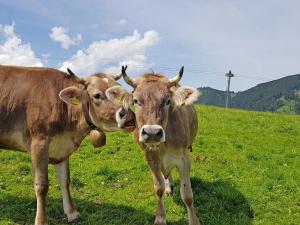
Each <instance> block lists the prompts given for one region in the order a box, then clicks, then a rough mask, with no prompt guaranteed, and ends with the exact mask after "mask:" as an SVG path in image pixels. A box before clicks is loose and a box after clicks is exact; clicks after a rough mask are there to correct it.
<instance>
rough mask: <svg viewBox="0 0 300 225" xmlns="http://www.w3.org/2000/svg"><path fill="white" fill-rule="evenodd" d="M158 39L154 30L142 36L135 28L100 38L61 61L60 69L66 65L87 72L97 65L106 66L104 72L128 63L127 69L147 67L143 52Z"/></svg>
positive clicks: (79, 71)
mask: <svg viewBox="0 0 300 225" xmlns="http://www.w3.org/2000/svg"><path fill="white" fill-rule="evenodd" d="M158 41H159V35H158V33H157V32H156V31H152V30H151V31H147V32H145V33H144V35H143V36H142V35H141V34H140V33H139V32H138V31H137V30H135V31H134V32H133V34H132V35H131V36H126V37H124V38H120V39H118V38H114V39H110V40H107V41H104V40H100V41H96V42H93V43H91V44H90V45H89V46H88V48H87V49H84V50H78V51H77V53H76V54H75V55H73V56H72V57H71V59H69V60H68V61H65V62H63V64H62V66H61V68H60V69H61V70H66V68H67V67H70V68H72V69H73V70H74V71H76V72H77V73H84V74H89V73H93V72H96V71H97V69H98V67H100V66H103V67H104V66H106V67H108V68H107V69H106V72H111V73H112V72H115V71H119V70H120V65H125V64H127V65H129V68H128V69H129V70H139V69H145V68H149V67H150V66H152V65H153V64H149V63H147V57H146V56H145V53H146V51H147V49H148V48H149V47H151V46H153V45H155V44H157V43H158Z"/></svg>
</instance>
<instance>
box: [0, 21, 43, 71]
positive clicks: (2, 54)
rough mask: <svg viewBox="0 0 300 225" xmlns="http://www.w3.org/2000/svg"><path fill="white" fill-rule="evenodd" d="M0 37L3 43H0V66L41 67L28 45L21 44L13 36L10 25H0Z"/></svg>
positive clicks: (14, 35) (39, 61)
mask: <svg viewBox="0 0 300 225" xmlns="http://www.w3.org/2000/svg"><path fill="white" fill-rule="evenodd" d="M0 35H2V36H3V37H4V42H3V43H0V64H2V65H16V66H43V64H42V61H41V60H40V59H39V58H37V57H36V56H35V53H34V52H33V51H32V49H31V45H30V43H26V44H23V43H22V40H21V39H20V38H19V37H18V36H17V35H16V34H15V31H14V23H13V24H12V25H1V24H0Z"/></svg>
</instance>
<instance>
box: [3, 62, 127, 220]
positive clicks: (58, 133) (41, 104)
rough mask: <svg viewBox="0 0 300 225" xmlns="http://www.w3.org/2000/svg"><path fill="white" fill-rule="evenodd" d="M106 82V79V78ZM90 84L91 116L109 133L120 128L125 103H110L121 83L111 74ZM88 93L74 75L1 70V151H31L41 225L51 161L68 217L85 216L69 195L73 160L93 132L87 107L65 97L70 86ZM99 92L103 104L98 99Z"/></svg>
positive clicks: (29, 69) (25, 69)
mask: <svg viewBox="0 0 300 225" xmlns="http://www.w3.org/2000/svg"><path fill="white" fill-rule="evenodd" d="M103 78H105V80H103ZM86 81H87V82H88V86H87V93H88V95H89V101H90V109H89V115H90V117H91V119H92V121H93V123H94V124H95V125H96V126H97V127H100V128H101V129H102V130H103V131H110V130H116V129H119V128H118V126H117V122H116V120H115V116H116V112H117V110H119V109H120V108H121V105H120V104H116V103H113V102H110V101H109V100H108V99H107V98H106V96H105V91H106V90H107V89H108V88H109V87H112V86H115V85H118V83H116V81H115V80H114V79H113V78H111V77H110V76H107V75H105V74H101V73H99V74H94V75H92V76H89V77H87V78H86ZM70 86H72V87H74V88H76V90H77V89H78V90H79V91H84V85H82V84H80V83H79V82H78V81H77V80H76V79H75V78H74V77H70V76H69V75H68V74H66V73H64V72H61V71H58V70H55V69H50V68H33V67H13V66H0V147H1V148H3V149H11V150H19V151H24V152H26V151H27V152H29V154H30V156H31V161H32V170H33V175H34V184H35V193H36V198H37V212H36V219H35V224H36V225H40V224H46V223H47V219H46V213H45V202H46V195H47V191H48V163H53V164H56V167H57V171H58V172H57V173H58V178H59V184H60V187H61V190H62V195H63V203H64V209H65V213H66V214H67V216H68V220H69V221H73V220H75V219H77V218H78V217H79V215H80V214H79V213H78V212H77V211H76V209H75V208H74V206H73V203H72V199H71V196H70V192H69V180H70V178H69V163H68V160H69V156H70V155H71V154H72V153H73V152H74V151H75V150H76V149H78V147H79V146H80V143H81V141H82V140H83V139H84V138H85V136H86V135H88V133H89V132H90V131H91V128H90V127H89V126H88V124H87V123H86V120H85V118H84V116H83V113H82V107H81V104H79V105H77V106H76V105H71V104H66V103H65V102H63V101H62V100H61V99H59V93H60V92H61V90H63V89H65V88H67V87H70ZM94 93H101V94H102V98H103V100H101V101H96V100H95V99H94V98H93V94H94Z"/></svg>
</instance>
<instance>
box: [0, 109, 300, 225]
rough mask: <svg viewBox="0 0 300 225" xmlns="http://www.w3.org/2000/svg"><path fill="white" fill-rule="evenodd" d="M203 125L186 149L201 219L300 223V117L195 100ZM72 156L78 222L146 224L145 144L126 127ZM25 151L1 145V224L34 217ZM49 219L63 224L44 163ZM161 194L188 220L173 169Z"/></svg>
mask: <svg viewBox="0 0 300 225" xmlns="http://www.w3.org/2000/svg"><path fill="white" fill-rule="evenodd" d="M197 110H198V115H199V119H200V121H199V123H200V132H199V135H198V137H197V140H196V141H195V143H194V147H193V152H192V153H191V155H190V157H191V161H192V169H191V177H192V185H193V191H194V196H195V203H194V204H195V207H196V210H197V212H198V215H199V216H200V217H201V220H202V221H203V224H204V225H207V224H210V225H219V224H222V225H223V224H228V225H233V224H240V225H250V224H257V225H258V224H261V225H267V224H272V225H279V224H282V225H292V224H294V225H296V224H300V117H299V116H287V115H286V116H284V115H277V114H271V113H261V112H247V111H240V110H226V109H220V108H215V107H207V106H197ZM107 142H108V143H107V145H106V146H105V147H103V148H99V149H94V148H93V147H92V146H91V145H90V143H89V141H84V142H83V143H82V145H81V148H80V150H79V151H77V152H76V153H75V154H74V155H73V156H72V157H71V179H72V189H71V192H72V196H73V198H74V201H75V205H76V206H77V208H78V209H79V211H80V212H81V214H82V220H81V222H80V223H81V224H91V225H93V224H103V225H104V224H105V225H123V224H128V225H146V224H152V223H153V221H154V212H155V207H156V199H155V195H154V191H153V186H152V178H151V175H150V172H149V170H148V167H147V165H146V162H145V160H144V157H143V153H142V151H141V150H140V149H139V147H138V145H137V144H136V143H135V142H134V140H133V137H132V136H131V135H130V134H126V133H121V132H117V133H112V134H109V135H108V138H107ZM30 168H31V167H30V159H29V156H28V155H27V154H21V153H17V152H12V151H0V170H1V173H0V224H33V221H34V216H35V197H34V190H33V183H32V176H31V171H30V170H31V169H30ZM49 174H50V189H49V194H48V203H47V212H48V217H49V223H50V224H67V220H66V217H65V216H64V214H63V208H62V199H61V197H60V192H59V188H58V185H57V182H56V177H55V173H54V168H53V166H49ZM173 174H174V177H175V180H176V184H177V185H176V187H175V193H174V196H173V197H166V198H165V206H166V210H167V219H168V222H169V223H168V224H171V225H180V224H187V220H186V209H185V207H184V205H183V203H182V202H181V199H180V194H179V185H178V173H177V171H174V173H173Z"/></svg>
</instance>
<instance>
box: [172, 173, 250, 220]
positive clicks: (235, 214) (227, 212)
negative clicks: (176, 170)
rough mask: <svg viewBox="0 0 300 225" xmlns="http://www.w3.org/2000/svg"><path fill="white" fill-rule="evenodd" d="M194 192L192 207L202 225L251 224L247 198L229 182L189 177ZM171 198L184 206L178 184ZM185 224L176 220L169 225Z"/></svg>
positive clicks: (177, 183)
mask: <svg viewBox="0 0 300 225" xmlns="http://www.w3.org/2000/svg"><path fill="white" fill-rule="evenodd" d="M191 183H192V188H193V193H194V207H195V210H196V213H197V215H198V216H199V218H200V220H201V222H202V224H204V225H217V224H222V225H227V224H228V225H235V224H236V225H251V224H252V220H253V210H252V208H251V206H250V205H249V203H248V201H247V199H246V198H245V197H244V196H243V194H242V193H240V192H239V191H238V190H236V189H235V188H234V187H233V185H232V184H231V183H229V182H224V181H216V182H206V181H202V180H199V179H197V178H192V179H191ZM173 200H174V201H175V202H176V203H177V204H179V205H182V207H185V205H184V204H183V202H182V200H181V197H180V184H179V182H176V183H175V189H174V195H173ZM182 224H187V221H186V220H185V221H178V222H173V223H170V225H182Z"/></svg>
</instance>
